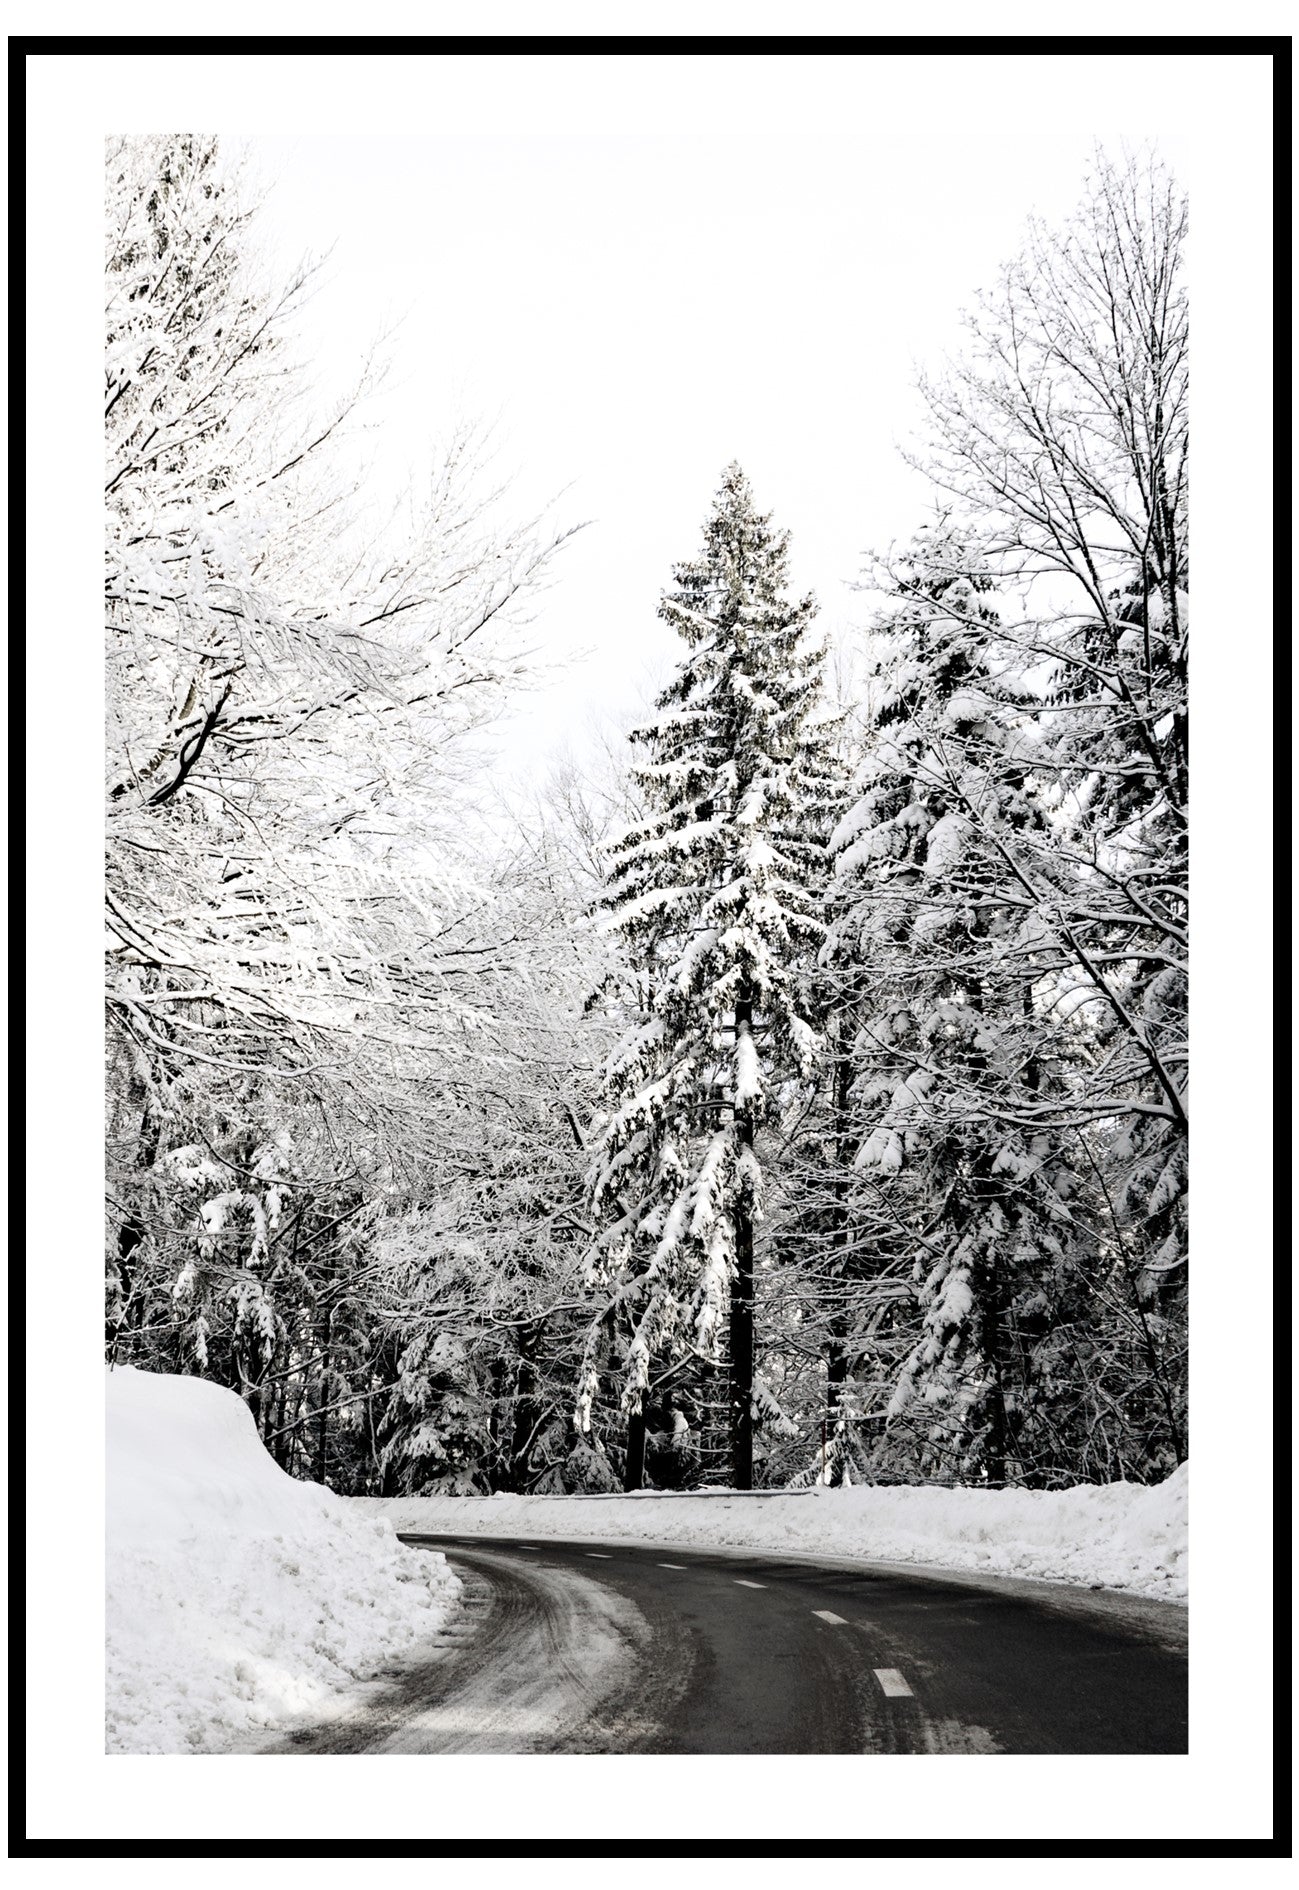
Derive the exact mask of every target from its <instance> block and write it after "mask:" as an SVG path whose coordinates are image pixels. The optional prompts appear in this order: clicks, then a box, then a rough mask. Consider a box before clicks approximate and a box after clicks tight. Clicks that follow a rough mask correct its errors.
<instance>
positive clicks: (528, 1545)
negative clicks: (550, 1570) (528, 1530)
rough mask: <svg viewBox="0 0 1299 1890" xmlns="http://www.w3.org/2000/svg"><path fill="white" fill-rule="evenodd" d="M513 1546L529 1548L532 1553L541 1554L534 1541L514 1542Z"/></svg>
mask: <svg viewBox="0 0 1299 1890" xmlns="http://www.w3.org/2000/svg"><path fill="white" fill-rule="evenodd" d="M514 1546H515V1548H516V1549H531V1550H532V1553H533V1554H534V1555H540V1554H541V1550H540V1549H539V1548H538V1547H537V1545H536V1543H535V1542H516V1543H515V1545H514Z"/></svg>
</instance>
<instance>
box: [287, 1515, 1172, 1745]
mask: <svg viewBox="0 0 1299 1890" xmlns="http://www.w3.org/2000/svg"><path fill="white" fill-rule="evenodd" d="M403 1540H405V1541H407V1542H409V1543H411V1544H413V1545H414V1546H417V1547H423V1548H430V1549H434V1548H436V1549H441V1550H442V1551H443V1552H444V1553H445V1554H446V1556H447V1557H448V1559H449V1561H450V1562H451V1565H452V1567H453V1568H454V1569H455V1571H456V1573H457V1574H458V1575H460V1577H461V1579H462V1580H463V1581H464V1583H465V1597H464V1601H465V1606H464V1608H463V1609H462V1610H461V1611H460V1613H459V1615H458V1617H456V1618H454V1619H453V1620H452V1622H451V1623H450V1624H449V1626H448V1628H447V1630H446V1631H445V1632H444V1634H443V1636H442V1637H441V1638H440V1640H439V1643H438V1644H437V1646H436V1647H435V1648H434V1649H433V1651H432V1653H431V1654H430V1656H429V1658H428V1659H427V1660H425V1661H424V1662H423V1663H421V1665H420V1666H418V1667H417V1668H414V1669H408V1670H405V1671H397V1670H394V1671H392V1672H391V1673H390V1674H388V1675H387V1676H384V1677H383V1678H382V1679H381V1680H380V1681H379V1682H377V1683H376V1684H375V1685H374V1686H372V1687H371V1688H370V1689H369V1690H368V1691H367V1692H366V1693H365V1694H364V1695H363V1696H361V1697H360V1699H359V1702H358V1700H353V1701H351V1702H348V1703H347V1704H346V1706H345V1707H344V1708H343V1709H342V1716H341V1717H339V1718H337V1719H336V1720H334V1721H332V1722H330V1723H329V1724H327V1725H319V1726H313V1727H310V1728H304V1729H302V1730H300V1731H299V1732H297V1733H295V1734H294V1735H292V1736H291V1737H290V1738H289V1739H288V1740H287V1741H283V1742H281V1743H280V1744H279V1745H278V1746H277V1748H276V1750H278V1751H280V1752H283V1753H299V1754H302V1753H325V1752H336V1753H337V1752H367V1753H382V1752H387V1753H398V1752H405V1753H411V1752H603V1753H608V1752H677V1753H684V1752H694V1753H727V1752H734V1753H760V1752H766V1753H802V1752H860V1753H869V1752H893V1753H899V1752H944V1753H995V1752H1006V1753H1030V1752H1032V1753H1049V1752H1056V1753H1060V1752H1066V1753H1121V1752H1123V1753H1126V1752H1173V1753H1176V1752H1185V1751H1186V1749H1187V1686H1186V1612H1185V1610H1184V1609H1181V1608H1177V1607H1174V1606H1172V1605H1170V1604H1168V1603H1163V1602H1156V1601H1142V1600H1139V1599H1135V1598H1129V1597H1125V1596H1119V1595H1115V1594H1113V1593H1111V1592H1108V1591H1104V1592H1100V1593H1092V1592H1089V1591H1087V1590H1080V1589H1069V1588H1063V1587H1059V1586H1056V1585H1054V1584H1046V1583H1031V1582H1013V1581H1002V1580H995V1579H991V1578H975V1577H966V1576H963V1575H956V1574H950V1575H949V1574H935V1573H930V1572H926V1571H921V1570H914V1569H910V1568H905V1569H904V1568H899V1567H896V1566H875V1567H860V1566H855V1565H847V1564H835V1563H829V1562H826V1563H820V1562H814V1561H812V1560H810V1559H798V1560H793V1559H785V1558H773V1557H769V1556H763V1555H760V1554H759V1553H757V1552H756V1551H744V1552H741V1551H735V1552H729V1553H723V1552H711V1551H709V1552H705V1551H701V1550H699V1549H694V1548H692V1549H684V1548H682V1549H672V1548H669V1547H664V1546H663V1545H661V1544H657V1543H644V1542H638V1543H635V1544H615V1543H608V1542H605V1543H591V1542H547V1541H542V1542H535V1543H525V1542H523V1541H519V1542H506V1541H486V1540H484V1539H482V1538H464V1537H459V1538H452V1537H441V1536H439V1537H436V1538H435V1537H431V1536H412V1535H407V1536H404V1537H403Z"/></svg>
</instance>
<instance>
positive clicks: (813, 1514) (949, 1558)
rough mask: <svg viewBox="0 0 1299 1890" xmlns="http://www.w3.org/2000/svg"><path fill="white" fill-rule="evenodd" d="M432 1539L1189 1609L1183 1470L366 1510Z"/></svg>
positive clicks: (425, 1502)
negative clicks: (800, 1565)
mask: <svg viewBox="0 0 1299 1890" xmlns="http://www.w3.org/2000/svg"><path fill="white" fill-rule="evenodd" d="M356 1500H357V1501H359V1502H365V1503H366V1505H367V1507H370V1508H373V1509H377V1510H379V1511H380V1512H381V1513H382V1514H383V1515H384V1516H386V1517H387V1518H388V1520H389V1521H390V1522H391V1523H392V1525H393V1527H394V1529H402V1530H410V1531H412V1532H420V1531H424V1532H427V1533H428V1534H429V1535H438V1534H447V1535H454V1534H463V1535H483V1536H510V1537H515V1538H517V1537H525V1538H526V1537H534V1538H537V1539H540V1538H543V1537H546V1536H553V1537H578V1538H590V1539H592V1540H595V1539H600V1540H605V1539H608V1538H617V1539H620V1540H622V1541H631V1540H637V1539H639V1540H642V1541H650V1542H672V1543H681V1544H685V1545H688V1546H695V1547H701V1548H702V1547H707V1546H709V1545H716V1546H718V1547H722V1546H728V1547H732V1548H746V1549H763V1550H768V1551H770V1552H771V1553H772V1554H778V1553H779V1552H780V1551H781V1550H782V1549H784V1550H791V1551H794V1552H796V1553H798V1554H803V1555H815V1554H824V1555H834V1556H849V1557H854V1558H858V1559H861V1560H865V1561H872V1562H919V1563H924V1564H927V1565H928V1566H930V1567H933V1568H952V1569H978V1570H981V1571H983V1572H984V1573H986V1574H996V1575H1018V1576H1032V1577H1035V1578H1037V1579H1039V1580H1045V1581H1057V1582H1076V1583H1080V1584H1082V1585H1084V1586H1087V1587H1093V1588H1119V1589H1125V1590H1127V1591H1128V1592H1129V1593H1131V1594H1139V1595H1154V1596H1156V1597H1158V1598H1159V1599H1161V1600H1164V1601H1183V1600H1185V1598H1186V1592H1187V1555H1186V1545H1187V1520H1186V1510H1187V1471H1186V1466H1185V1464H1183V1465H1182V1466H1181V1468H1180V1469H1178V1470H1175V1471H1174V1472H1173V1474H1172V1475H1171V1476H1170V1477H1168V1478H1167V1479H1166V1480H1165V1481H1164V1482H1163V1483H1159V1484H1154V1485H1149V1486H1147V1485H1144V1484H1139V1483H1107V1484H1083V1485H1080V1486H1079V1487H1078V1488H1077V1489H1073V1490H1051V1491H1044V1490H949V1489H940V1488H932V1487H931V1488H910V1487H906V1488H900V1487H888V1488H875V1487H865V1486H859V1487H857V1488H852V1489H839V1490H829V1489H823V1488H819V1487H818V1488H816V1489H813V1490H808V1491H802V1492H798V1493H793V1492H790V1493H787V1494H786V1493H781V1494H779V1495H762V1496H760V1497H754V1496H735V1495H722V1494H720V1493H712V1492H708V1493H704V1492H699V1493H698V1494H694V1495H687V1496H666V1495H660V1494H659V1493H657V1492H650V1491H641V1492H638V1493H637V1494H635V1495H632V1496H611V1497H573V1496H495V1497H492V1498H490V1499H487V1498H482V1497H464V1496H459V1497H457V1496H441V1497H437V1496H434V1497H391V1498H369V1499H364V1498H362V1499H356Z"/></svg>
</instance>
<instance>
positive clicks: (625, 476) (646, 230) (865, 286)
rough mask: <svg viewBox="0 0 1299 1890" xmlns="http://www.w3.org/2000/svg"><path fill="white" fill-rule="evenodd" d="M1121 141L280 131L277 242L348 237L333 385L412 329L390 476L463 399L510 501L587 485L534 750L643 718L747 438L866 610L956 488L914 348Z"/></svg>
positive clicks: (264, 163) (540, 630)
mask: <svg viewBox="0 0 1299 1890" xmlns="http://www.w3.org/2000/svg"><path fill="white" fill-rule="evenodd" d="M972 102H973V101H972ZM1134 135H1135V134H1134ZM1179 143H1180V139H1178V138H1176V137H1174V138H1171V139H1170V138H1168V137H1164V138H1163V139H1161V149H1162V150H1163V151H1164V153H1165V155H1166V156H1167V157H1168V158H1169V159H1170V161H1172V162H1173V163H1174V165H1176V162H1177V159H1178V157H1179V155H1184V154H1183V153H1180V152H1179V151H1178V150H1177V149H1176V148H1174V147H1176V146H1177V145H1178V144H1179ZM1090 147H1091V135H1090V133H1085V132H1083V131H1081V130H1080V129H1079V128H1078V127H1076V126H1074V125H1070V124H1069V123H1067V122H1066V123H1065V124H1064V125H1063V126H1062V127H1061V128H1060V129H1059V131H1058V132H1057V133H1056V134H1054V135H1052V136H1049V137H1046V138H1038V139H1035V141H1034V143H1033V147H1032V154H1031V163H1028V162H1026V150H1025V140H1024V138H1023V136H1022V135H1013V136H1012V135H1007V134H1005V133H1004V132H1003V133H1001V134H1000V135H989V136H978V137H972V136H971V135H970V132H969V129H968V126H967V125H965V124H961V125H959V126H952V127H951V128H950V129H947V130H944V129H941V128H940V129H937V130H933V129H926V130H925V131H924V132H923V133H920V132H918V131H916V130H910V131H907V132H905V133H903V134H898V133H896V132H895V131H893V130H891V129H888V130H880V131H872V130H871V129H870V127H869V124H867V125H866V126H864V127H863V128H862V130H861V131H858V132H854V133H853V134H852V135H850V136H845V135H842V134H839V135H829V134H813V135H808V134H807V133H806V132H804V131H802V130H801V129H790V130H783V131H782V130H779V129H777V130H775V131H774V132H773V131H767V130H763V131H757V130H755V129H753V128H752V127H750V126H749V125H743V126H741V127H738V128H736V129H734V130H732V131H730V132H729V133H728V134H727V135H725V136H716V135H715V136H710V137H695V136H686V137H663V136H637V135H624V136H607V135H604V136H601V135H592V134H586V135H582V134H577V135H569V136H546V135H533V136H524V137H490V136H471V137H446V136H437V135H431V134H430V135H419V136H411V135H409V134H405V135H400V136H391V137H385V136H375V135H367V136H355V135H351V136H347V137H338V136H328V137H315V136H294V137H278V136H268V137H267V136H264V137H260V138H256V139H253V140H251V141H249V145H248V150H249V154H250V156H251V158H252V160H253V163H254V167H255V174H256V175H257V176H258V177H259V178H261V179H264V180H265V181H266V182H267V183H268V184H269V185H270V189H269V192H268V196H267V200H266V203H265V207H264V210H263V211H262V213H261V215H260V216H259V219H258V229H259V232H260V236H261V240H262V242H263V243H264V244H265V246H266V249H267V253H268V257H269V258H271V259H278V261H279V263H280V265H281V267H282V268H287V267H289V266H291V264H292V263H293V262H294V261H296V260H297V259H298V258H299V257H300V256H301V255H302V253H303V252H304V251H312V252H315V253H322V252H324V251H326V250H330V249H331V246H332V254H331V257H330V262H329V265H328V267H327V270H326V272H325V281H324V286H323V287H322V288H321V289H320V291H319V292H318V293H317V294H316V295H315V297H314V298H313V300H312V301H311V303H310V304H309V306H308V308H307V309H306V310H305V311H304V315H303V318H302V323H301V327H300V332H301V335H302V338H303V342H304V345H305V349H306V352H307V354H308V355H309V357H310V358H311V359H312V361H313V365H314V367H315V369H316V371H317V372H318V374H319V377H320V382H321V385H322V389H327V388H333V387H341V386H342V385H344V384H346V383H347V382H348V381H349V379H350V377H351V376H352V375H354V373H355V372H356V371H357V368H358V367H359V364H360V363H361V362H362V361H363V359H364V357H365V355H366V352H367V349H368V348H369V346H370V344H371V343H372V342H373V341H374V339H375V337H376V335H377V334H379V333H380V332H381V331H383V330H386V329H388V328H390V327H391V326H392V324H393V323H394V322H396V323H399V324H400V325H399V327H398V328H397V331H396V333H395V334H394V335H393V338H392V342H391V358H392V371H391V374H390V380H389V385H388V387H387V389H386V390H385V391H384V393H383V394H382V395H381V396H380V397H379V399H378V401H377V402H376V405H375V407H374V410H373V412H372V415H371V419H372V422H373V423H377V424H376V425H375V430H374V431H373V432H372V434H371V435H370V437H369V439H368V441H367V443H366V450H367V452H368V453H370V454H372V455H373V461H372V463H373V468H374V475H375V478H376V479H377V480H378V481H379V482H381V483H385V484H386V483H389V482H390V483H391V484H392V485H393V486H394V487H396V486H398V485H400V484H403V483H404V481H405V479H406V478H407V477H408V476H409V475H410V474H411V473H412V472H413V471H417V469H418V468H419V466H420V465H421V463H422V462H424V461H426V460H427V458H428V456H429V454H430V452H431V451H432V450H433V446H434V442H435V441H436V438H437V436H438V435H439V433H440V432H444V431H445V430H446V429H447V428H448V427H449V425H450V424H451V423H452V422H453V421H454V419H455V418H456V417H457V416H458V415H467V416H472V417H485V418H488V419H492V420H495V421H496V423H497V437H498V440H499V443H500V464H501V465H502V466H504V467H508V468H510V469H511V470H512V471H513V472H514V473H515V475H516V484H515V488H514V495H513V499H512V501H507V504H512V506H513V507H517V509H518V510H519V511H520V512H523V511H524V510H531V509H532V508H533V507H534V506H539V505H542V504H545V503H546V502H547V501H548V500H550V499H551V498H553V497H554V495H555V494H557V493H559V492H560V491H561V489H565V490H563V496H562V498H560V500H559V501H558V504H557V506H556V514H557V516H558V517H559V518H560V519H562V520H567V521H576V520H589V521H590V524H589V526H588V527H587V529H586V530H585V531H583V532H582V533H581V534H580V535H579V536H578V537H577V538H576V539H575V540H573V541H572V542H570V544H569V545H568V546H567V547H566V548H565V550H564V551H563V553H562V555H561V557H560V559H559V561H558V562H557V564H556V565H555V567H554V582H553V585H552V586H551V588H550V589H549V590H548V591H547V592H546V593H545V595H544V596H543V597H542V598H541V599H540V600H539V602H538V604H537V605H536V607H535V608H536V620H535V624H534V626H533V628H532V631H531V633H530V642H531V643H532V644H533V646H534V647H535V648H536V650H537V652H538V655H539V657H541V658H542V659H543V660H544V661H547V662H550V663H561V664H563V665H565V669H564V673H563V674H562V675H557V676H553V677H552V680H551V681H550V683H549V685H548V686H547V687H546V688H544V689H543V690H542V691H541V692H540V693H537V694H534V695H529V696H528V697H527V698H526V699H525V700H524V702H522V703H521V704H520V706H519V708H518V710H517V711H516V713H515V714H514V715H513V716H512V717H511V718H510V724H509V739H508V743H507V744H506V746H507V748H508V753H509V757H510V762H509V763H507V765H510V764H513V763H517V762H519V761H523V762H526V763H527V764H528V765H529V767H531V766H534V765H535V764H536V763H538V762H539V761H542V760H543V758H544V756H545V754H546V753H547V751H548V750H550V749H552V748H553V747H554V746H556V745H557V744H565V743H570V742H571V743H573V744H574V745H575V746H577V747H579V748H580V746H581V742H582V735H583V729H584V726H585V725H587V724H589V723H590V721H591V720H592V718H593V717H599V716H607V717H608V718H610V719H611V720H612V721H613V722H614V723H615V724H620V723H622V722H624V721H625V720H626V718H627V717H628V716H629V715H630V714H632V713H635V712H639V710H640V709H641V707H642V706H643V700H644V697H645V695H646V693H647V692H648V691H650V690H651V689H652V687H654V686H656V685H657V683H658V681H659V680H660V679H661V678H662V677H663V676H664V675H665V674H666V673H667V671H668V669H669V668H670V666H671V665H672V663H673V662H674V661H675V659H676V655H677V650H676V645H675V639H674V638H673V637H672V635H671V633H670V632H668V631H667V630H666V628H665V627H664V626H662V625H660V624H659V623H658V621H657V619H656V616H655V606H656V604H657V601H658V597H659V594H660V591H661V590H662V588H663V587H664V585H665V584H667V583H668V581H669V578H670V567H671V565H672V563H673V561H674V560H677V559H680V558H684V557H687V556H690V555H692V554H693V553H694V552H695V550H696V549H697V545H698V542H699V536H700V529H701V526H702V522H703V519H704V516H705V513H706V511H707V509H708V505H709V502H710V500H711V497H712V494H713V492H714V490H715V488H716V486H717V483H718V479H719V475H720V472H721V469H722V467H723V466H724V465H725V464H726V463H727V461H729V460H730V459H732V458H736V459H738V460H739V461H740V463H741V465H742V466H743V467H744V469H745V471H746V472H747V473H748V475H749V478H750V480H751V481H752V483H753V485H754V489H755V493H756V496H757V499H758V502H759V504H760V505H762V506H763V507H764V509H770V510H772V511H773V512H774V514H775V518H776V522H777V523H778V524H781V525H784V526H787V527H788V528H789V529H790V531H791V533H792V545H791V554H792V555H791V570H792V576H793V580H794V582H795V584H796V586H797V587H798V588H799V589H800V590H802V589H806V588H811V589H814V590H815V591H816V593H817V596H818V598H819V600H820V602H821V607H822V621H823V623H824V625H825V626H826V627H827V628H829V629H830V630H831V631H832V632H833V633H836V634H839V633H842V632H843V631H844V630H845V629H846V628H847V627H848V626H849V625H850V624H851V623H852V622H853V621H860V620H861V619H862V617H863V616H864V614H865V612H866V610H867V609H868V608H869V606H868V604H867V602H866V600H864V599H863V598H862V597H861V596H860V595H856V594H854V593H853V592H852V591H851V589H850V588H849V587H850V584H851V582H852V581H853V580H854V579H855V578H856V577H857V576H858V574H859V572H860V570H861V566H862V553H863V551H864V550H865V549H867V548H869V547H874V548H879V549H883V548H884V547H886V546H887V544H888V543H889V541H890V540H891V539H893V538H895V537H901V536H906V535H908V534H909V533H910V532H911V531H912V530H913V529H914V527H915V526H916V525H917V524H918V523H919V522H920V520H921V519H922V518H923V517H924V516H925V514H926V511H927V509H928V508H929V506H930V505H931V504H932V494H931V492H930V490H929V488H928V487H927V486H926V484H925V482H924V480H923V479H922V478H921V477H920V476H919V475H918V474H916V473H914V472H912V470H911V469H910V468H909V467H908V466H907V465H906V464H905V462H904V460H903V458H902V456H901V453H900V452H899V446H900V444H901V443H903V442H904V441H905V440H906V438H907V436H908V434H909V433H910V432H911V431H912V429H913V428H914V427H915V426H916V425H917V423H918V420H919V406H918V401H917V396H916V394H915V392H914V387H913V382H914V373H915V369H916V367H917V366H919V365H922V364H925V363H928V364H932V365H937V363H938V361H939V360H940V358H941V356H942V354H943V352H944V351H945V350H947V349H949V348H953V347H956V346H958V345H959V342H960V328H959V309H960V307H961V305H962V303H964V302H969V301H971V300H972V299H973V293H974V291H975V290H976V288H977V287H978V286H979V285H980V284H982V283H984V282H987V281H988V280H989V279H990V278H991V276H992V274H993V272H994V270H995V268H996V265H997V264H998V262H999V261H1000V260H1002V259H1003V258H1004V257H1005V256H1007V255H1008V254H1009V253H1011V252H1012V251H1013V250H1014V248H1015V247H1016V245H1017V243H1018V241H1019V237H1020V234H1021V232H1022V229H1023V224H1024V221H1025V218H1026V217H1027V215H1028V213H1029V211H1030V210H1033V209H1036V210H1039V211H1041V212H1042V213H1043V214H1045V215H1046V216H1047V217H1048V218H1050V219H1053V220H1054V219H1058V218H1061V217H1063V216H1064V215H1066V214H1067V213H1068V211H1069V210H1070V209H1071V208H1072V206H1073V204H1074V203H1075V202H1076V200H1077V198H1078V196H1079V194H1080V191H1081V186H1082V175H1083V169H1084V166H1085V164H1086V161H1087V158H1088V154H1089V151H1090Z"/></svg>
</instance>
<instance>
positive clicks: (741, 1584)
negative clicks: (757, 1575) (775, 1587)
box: [735, 1575, 767, 1588]
mask: <svg viewBox="0 0 1299 1890" xmlns="http://www.w3.org/2000/svg"><path fill="white" fill-rule="evenodd" d="M735 1586H736V1587H737V1588H765V1587H766V1586H767V1584H766V1582H746V1581H745V1580H744V1579H743V1577H742V1576H739V1575H737V1576H736V1578H735Z"/></svg>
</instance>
